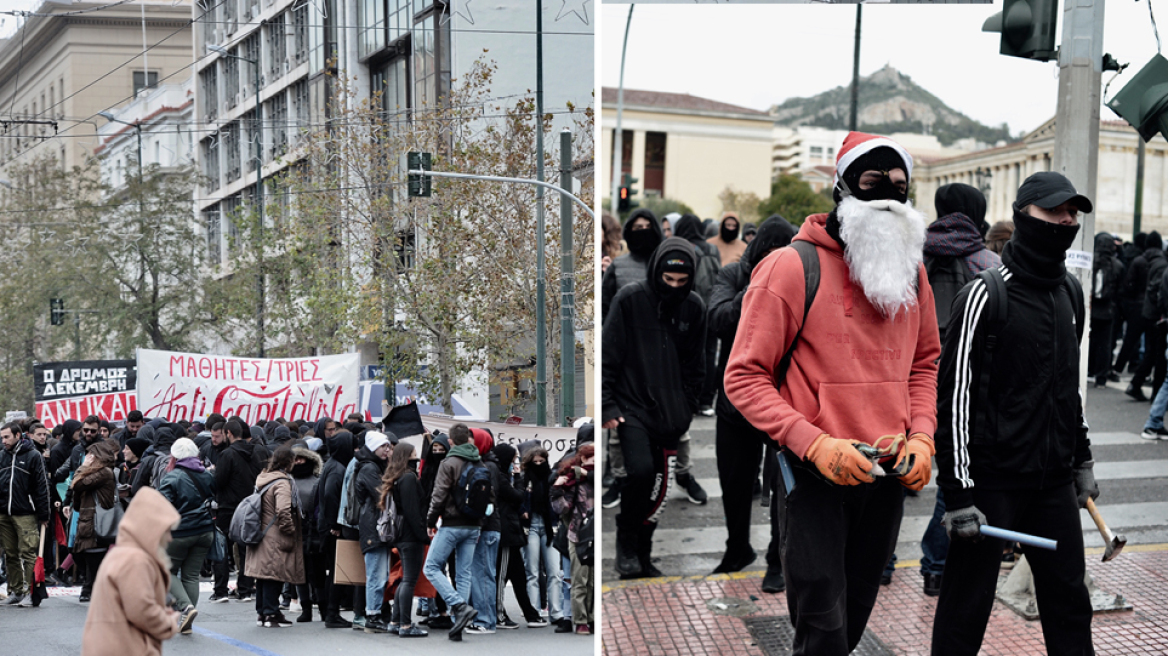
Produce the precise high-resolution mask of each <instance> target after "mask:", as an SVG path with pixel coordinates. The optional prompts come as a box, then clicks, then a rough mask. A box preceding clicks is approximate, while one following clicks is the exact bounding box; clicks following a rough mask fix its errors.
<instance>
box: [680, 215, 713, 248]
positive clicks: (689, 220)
mask: <svg viewBox="0 0 1168 656" xmlns="http://www.w3.org/2000/svg"><path fill="white" fill-rule="evenodd" d="M673 236H674V237H680V238H681V239H684V240H686V241H688V242H689V243H691V244H697V243H698V242H704V241H706V236H705V234H704V232H703V228H702V220H701V219H699V218H698V217H696V216H694V215H693V214H682V215H681V218H680V219H678V220H677V223H676V224H674V226H673Z"/></svg>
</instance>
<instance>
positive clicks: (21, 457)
mask: <svg viewBox="0 0 1168 656" xmlns="http://www.w3.org/2000/svg"><path fill="white" fill-rule="evenodd" d="M0 515H10V516H14V517H15V516H19V515H36V518H37V521H38V522H47V521H49V479H48V478H47V477H46V476H45V457H44V456H42V455H41V454H40V453H39V452H38V451H37V450H36V449H35V448H34V447H33V443H32V440H30V439H28V438H21V439H20V441H19V442H17V443H16V444H15V446H13V448H12V449H11V450H9V449H5V448H3V447H0ZM14 555H15V554H10V556H14ZM10 562H12V561H10Z"/></svg>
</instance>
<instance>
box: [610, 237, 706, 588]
mask: <svg viewBox="0 0 1168 656" xmlns="http://www.w3.org/2000/svg"><path fill="white" fill-rule="evenodd" d="M694 260H695V255H694V250H693V246H692V245H691V244H690V243H689V242H687V241H685V240H684V239H679V238H677V237H671V238H670V239H667V240H665V242H663V243H662V244H661V246H659V247H658V248H657V250H656V251H655V252H654V254H653V258H652V259H651V260H650V266H649V271H650V272H651V273H650V276H649V278H648V279H647V280H643V281H641V282H639V283H636V284H634V285H629V286H627V287H624V288H622V289H621V290H620V292H619V293H618V294H617V297H616V298H615V299H613V303H612V307H611V308H610V310H609V314H608V315H607V316H606V317H605V321H604V329H603V337H602V340H603V356H604V357H603V361H604V369H603V373H602V378H603V388H602V406H603V422H604V423H603V427H604V428H606V429H616V431H617V433H618V436H619V440H620V448H621V451H622V453H623V455H624V462H625V470H626V478H625V484H624V487H623V490H622V492H621V501H620V504H621V513H620V515H618V516H617V554H616V568H617V572H618V573H619V574H621V575H622V576H625V577H634V576H649V575H655V574H656V571H657V570H656V568H655V567H653V565H652V563H651V562H650V555H651V551H652V537H653V531H655V530H656V528H657V520H658V519H659V517H660V512H661V510H662V508H663V506H664V503H665V498H666V494H667V491H668V487H669V486H668V484H661V485H658V486H656V487H657V489H656V494H654V481H655V480H656V479H657V477H659V476H663V477H664V478H662V479H661V480H662V481H668V479H669V476H668V474H669V472H668V471H667V470H668V458H669V456H671V455H674V453H675V452H676V449H677V444H678V441H679V439H680V438H681V436H682V435H683V434H685V432H686V431H687V430H689V425H690V422H691V421H692V420H693V415H694V413H695V412H697V409H698V394H699V393H700V391H701V386H702V382H703V380H704V377H705V358H704V353H703V347H704V345H705V339H706V311H705V305H704V304H703V303H702V300H701V299H700V298H699V297H698V296H697V295H696V294H694V293H693V291H692V290H693V285H694V272H695V261H694Z"/></svg>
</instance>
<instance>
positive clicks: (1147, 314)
mask: <svg viewBox="0 0 1168 656" xmlns="http://www.w3.org/2000/svg"><path fill="white" fill-rule="evenodd" d="M1144 259H1145V260H1146V261H1147V263H1148V278H1147V280H1146V281H1145V284H1144V305H1143V309H1142V311H1141V313H1142V315H1143V317H1144V319H1147V320H1148V321H1151V322H1153V323H1155V322H1156V321H1159V320H1160V317H1161V316H1162V314H1163V313H1162V312H1161V310H1160V278H1161V277H1162V276H1163V275H1164V270H1165V269H1168V257H1165V256H1164V251H1163V250H1162V249H1160V248H1159V247H1156V248H1149V249H1148V250H1147V251H1145V252H1144Z"/></svg>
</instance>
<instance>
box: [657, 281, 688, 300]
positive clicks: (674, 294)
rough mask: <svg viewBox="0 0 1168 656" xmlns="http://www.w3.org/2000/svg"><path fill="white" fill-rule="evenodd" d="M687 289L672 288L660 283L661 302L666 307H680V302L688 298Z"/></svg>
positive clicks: (684, 287) (685, 287)
mask: <svg viewBox="0 0 1168 656" xmlns="http://www.w3.org/2000/svg"><path fill="white" fill-rule="evenodd" d="M687 287H688V286H683V287H672V286H670V285H667V284H665V283H661V302H663V303H665V304H666V305H680V304H681V303H682V301H684V300H685V299H687V298H689V289H687Z"/></svg>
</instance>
